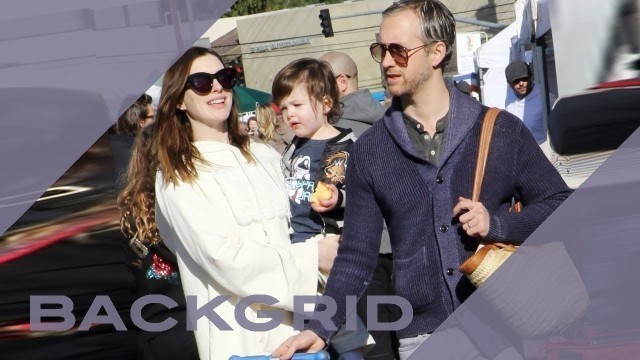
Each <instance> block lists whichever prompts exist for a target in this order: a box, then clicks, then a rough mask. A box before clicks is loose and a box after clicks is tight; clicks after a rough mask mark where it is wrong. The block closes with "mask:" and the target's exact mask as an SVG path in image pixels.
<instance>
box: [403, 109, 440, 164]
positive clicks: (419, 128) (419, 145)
mask: <svg viewBox="0 0 640 360" xmlns="http://www.w3.org/2000/svg"><path fill="white" fill-rule="evenodd" d="M447 115H449V114H447ZM447 115H445V116H444V117H442V119H440V120H438V121H437V122H436V133H435V134H433V136H431V135H429V133H428V132H427V131H426V130H425V129H424V125H422V124H421V123H419V122H418V121H417V120H415V119H414V118H412V117H410V116H408V115H407V114H404V113H403V114H402V118H403V119H404V126H405V127H406V128H407V133H408V134H409V139H410V140H411V143H412V144H413V148H414V149H416V151H417V152H418V153H419V154H422V156H423V157H424V159H426V160H428V161H430V162H432V163H434V164H436V165H437V164H438V160H439V159H440V149H441V148H442V142H443V140H444V131H445V129H446V128H447V121H446V119H447Z"/></svg>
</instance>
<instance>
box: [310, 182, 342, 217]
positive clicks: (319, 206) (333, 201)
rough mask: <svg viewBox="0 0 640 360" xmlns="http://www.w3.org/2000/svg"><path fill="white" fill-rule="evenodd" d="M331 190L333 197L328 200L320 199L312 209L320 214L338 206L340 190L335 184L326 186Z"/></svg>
mask: <svg viewBox="0 0 640 360" xmlns="http://www.w3.org/2000/svg"><path fill="white" fill-rule="evenodd" d="M325 185H326V187H328V188H329V189H331V197H330V198H329V199H328V200H323V199H318V201H317V202H315V203H312V204H311V208H312V209H313V210H315V211H317V212H319V213H323V212H327V211H330V210H333V209H334V208H335V207H336V205H338V192H339V191H340V190H338V188H337V187H336V186H335V185H333V184H329V183H327V184H325Z"/></svg>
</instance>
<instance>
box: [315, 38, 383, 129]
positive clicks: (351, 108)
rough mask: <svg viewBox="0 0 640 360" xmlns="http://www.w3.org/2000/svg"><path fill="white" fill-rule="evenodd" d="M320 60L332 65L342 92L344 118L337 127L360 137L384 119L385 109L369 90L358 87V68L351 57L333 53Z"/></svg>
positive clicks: (341, 118) (336, 52)
mask: <svg viewBox="0 0 640 360" xmlns="http://www.w3.org/2000/svg"><path fill="white" fill-rule="evenodd" d="M320 60H322V61H325V62H327V63H328V64H329V65H331V69H332V70H333V74H334V75H335V76H336V83H337V84H338V89H339V90H340V100H341V102H342V117H340V120H338V122H337V123H336V126H338V127H342V128H346V129H351V130H353V133H354V134H355V135H356V137H360V135H362V133H363V132H364V131H365V130H367V129H368V128H370V127H371V125H373V123H374V122H376V121H377V120H379V119H380V118H381V117H382V114H384V110H385V109H384V107H382V105H380V103H378V102H377V101H375V100H374V99H373V98H372V97H371V93H370V92H369V90H368V89H362V90H360V88H359V87H358V67H357V65H356V63H355V62H354V61H353V59H351V57H349V55H347V54H345V53H341V52H338V51H331V52H328V53H326V54H324V55H322V56H321V57H320Z"/></svg>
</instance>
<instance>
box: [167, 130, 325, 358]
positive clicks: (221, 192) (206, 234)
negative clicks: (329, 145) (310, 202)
mask: <svg viewBox="0 0 640 360" xmlns="http://www.w3.org/2000/svg"><path fill="white" fill-rule="evenodd" d="M194 144H195V146H196V147H197V149H198V150H199V151H200V153H201V155H202V157H203V158H204V159H205V160H206V161H208V162H209V164H208V165H205V164H200V165H198V167H197V171H198V177H197V180H196V181H195V182H194V183H192V184H188V183H185V182H180V183H179V184H178V185H177V186H174V185H167V184H165V182H164V180H163V178H162V175H161V173H160V172H158V174H157V176H156V185H155V187H156V221H157V224H158V229H159V231H160V236H161V237H162V239H163V240H164V241H165V243H166V244H167V246H168V247H169V248H170V249H171V250H172V251H173V252H175V254H176V256H177V259H178V266H179V269H180V276H181V281H182V287H183V290H184V292H185V295H187V296H196V297H197V303H198V307H201V306H202V305H203V304H205V303H207V302H209V301H211V300H213V299H215V298H216V297H218V296H220V295H228V296H231V298H230V299H229V300H228V301H225V302H224V303H222V304H220V305H218V306H217V307H216V308H215V309H214V310H215V312H216V314H217V315H219V316H220V318H222V320H223V321H224V322H226V323H227V324H229V325H230V326H231V328H232V329H233V330H232V331H228V330H227V331H224V330H220V329H219V328H218V327H216V326H215V325H214V323H212V322H211V321H209V320H208V319H207V317H205V316H203V317H201V318H200V319H199V320H198V321H197V330H196V331H195V335H196V342H197V345H198V352H199V354H200V358H201V359H203V360H204V359H210V360H226V359H228V358H229V357H230V356H231V355H241V356H247V355H262V354H267V353H270V352H271V351H273V350H275V348H276V347H277V346H278V345H279V344H280V343H281V342H282V341H284V340H285V339H286V338H288V337H289V336H292V335H294V334H295V333H297V331H295V330H294V329H293V328H292V326H291V314H292V313H291V312H290V311H291V310H292V309H293V298H294V296H295V295H315V294H316V290H317V269H318V245H317V244H316V243H314V242H310V243H300V244H295V245H292V244H291V243H290V240H289V226H288V217H289V205H288V199H287V196H286V193H285V189H284V178H283V176H282V172H281V170H280V155H279V154H278V153H277V152H276V151H275V150H273V149H272V148H271V147H269V146H267V145H264V144H259V143H255V142H252V143H251V145H250V150H251V153H252V154H253V156H254V157H255V158H256V161H255V162H253V163H250V162H248V161H247V160H246V159H245V158H244V156H243V155H242V154H241V153H240V151H239V150H238V149H237V148H236V147H234V146H231V145H227V144H223V143H219V142H212V141H201V142H195V143H194ZM249 295H269V296H272V297H274V298H276V299H278V300H279V302H278V303H277V304H275V305H274V307H275V308H278V309H284V310H286V314H287V316H286V321H284V322H283V323H282V324H280V325H278V326H277V328H276V329H274V330H272V331H269V332H254V331H250V330H247V329H244V328H243V327H241V326H240V325H239V324H238V321H236V319H235V317H234V311H235V308H236V303H237V302H238V300H239V299H240V298H243V297H246V296H249ZM265 309H267V310H269V309H271V310H273V309H274V308H273V307H269V306H266V305H253V306H251V307H250V308H248V309H247V311H246V312H245V314H246V316H247V318H248V319H249V320H250V321H254V322H256V321H257V320H258V317H257V315H258V314H257V311H258V310H265ZM261 322H265V320H261Z"/></svg>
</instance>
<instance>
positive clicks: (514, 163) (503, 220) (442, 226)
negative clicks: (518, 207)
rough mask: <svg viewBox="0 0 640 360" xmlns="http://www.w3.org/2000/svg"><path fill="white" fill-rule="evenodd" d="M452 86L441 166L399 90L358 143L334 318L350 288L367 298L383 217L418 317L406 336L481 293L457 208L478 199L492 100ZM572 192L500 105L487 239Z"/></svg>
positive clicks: (329, 291)
mask: <svg viewBox="0 0 640 360" xmlns="http://www.w3.org/2000/svg"><path fill="white" fill-rule="evenodd" d="M449 93H450V104H451V105H450V109H449V113H448V119H447V121H448V126H447V130H446V133H445V139H444V143H443V145H442V147H443V148H442V151H441V155H440V156H441V158H440V162H439V165H434V164H432V163H430V162H428V161H426V160H424V159H423V158H422V157H421V156H420V154H419V153H418V152H416V150H415V149H414V147H413V145H412V143H411V141H410V140H409V136H408V134H407V131H406V129H405V125H404V123H403V120H402V108H401V105H400V101H399V99H397V98H395V99H394V100H393V102H392V105H391V107H390V108H389V109H388V110H387V112H386V113H385V115H384V117H383V118H382V121H378V122H376V123H375V124H374V125H373V127H371V128H370V129H369V130H367V131H366V132H365V133H364V134H363V135H362V136H361V137H360V139H358V141H356V142H355V144H354V146H353V148H352V154H351V157H350V158H349V161H348V169H349V171H347V180H346V183H347V184H348V186H349V200H348V202H347V206H346V211H345V227H344V232H343V242H342V244H341V245H340V247H339V250H338V257H337V258H336V261H335V263H334V266H333V269H332V271H331V276H330V278H329V283H328V285H327V287H326V291H325V293H324V294H325V295H327V296H330V297H332V298H333V299H334V300H335V301H336V302H337V304H338V309H337V312H336V314H335V315H334V316H333V317H332V320H333V322H334V323H335V324H336V325H339V324H342V323H344V319H345V316H346V306H345V299H346V296H348V295H356V296H358V297H360V296H362V295H363V294H364V291H365V289H366V287H367V285H368V283H369V282H370V281H371V277H372V273H373V270H374V268H375V266H376V261H377V259H378V249H379V245H380V243H379V242H380V234H381V232H382V224H383V218H384V220H386V222H387V225H388V229H389V234H390V236H391V245H392V248H393V269H394V270H393V279H394V283H395V289H396V293H397V295H399V296H402V297H404V298H405V299H407V300H408V301H409V302H410V303H411V305H412V307H413V320H412V322H411V324H410V325H409V326H407V327H406V328H404V329H402V330H400V331H398V335H399V337H400V338H407V337H413V336H417V335H419V334H424V333H431V332H433V331H434V330H435V329H436V328H437V327H438V326H439V325H440V324H441V323H442V322H443V321H444V320H445V319H446V318H447V317H448V316H449V315H450V314H451V313H452V312H453V311H454V310H455V309H456V308H457V307H458V306H459V305H460V304H461V302H462V301H464V300H465V299H466V298H467V297H468V296H469V295H470V294H471V292H472V291H473V286H472V285H471V284H470V283H469V282H468V280H467V279H466V278H465V277H464V276H462V274H461V273H460V272H459V271H458V266H459V265H460V264H461V263H462V262H463V261H464V260H465V259H467V258H468V257H469V256H470V255H472V254H473V253H474V251H475V250H476V247H477V240H476V239H474V238H470V237H468V236H467V235H466V234H465V233H464V231H463V230H462V228H461V224H460V223H459V222H458V220H457V218H454V217H453V216H452V210H453V207H454V206H455V204H456V203H457V202H458V197H460V196H464V197H467V198H470V197H471V190H472V184H473V176H474V170H475V163H476V157H477V153H478V142H479V137H480V128H481V123H482V119H483V116H484V114H485V112H486V111H487V108H486V107H485V106H482V105H481V104H480V103H478V102H477V101H476V100H474V99H473V98H471V97H469V96H466V95H464V94H462V93H460V92H458V91H454V90H452V89H449ZM570 192H571V190H570V189H569V188H568V187H567V186H566V184H565V183H564V181H563V180H562V178H561V177H560V175H559V174H558V172H557V171H556V170H555V168H554V167H553V166H552V165H551V163H550V162H549V161H548V159H547V158H546V157H545V155H544V154H543V153H542V151H541V150H540V147H539V146H538V144H537V143H536V141H535V140H534V138H533V136H532V135H531V133H530V132H529V131H528V130H527V128H526V127H525V126H524V124H523V122H522V121H520V119H518V118H517V117H515V116H513V115H511V114H509V113H507V112H506V111H502V112H501V113H500V115H499V116H498V118H497V120H496V123H495V129H494V132H493V138H492V141H491V145H490V148H489V156H488V160H487V165H486V170H485V177H484V183H483V188H482V194H481V199H480V201H481V202H482V203H483V204H484V206H485V207H486V208H487V210H488V211H489V213H490V215H491V220H490V230H489V234H488V236H487V239H486V240H488V241H495V242H498V241H502V240H511V241H516V242H522V241H524V240H525V239H526V238H527V237H528V236H529V235H530V234H531V233H532V232H533V231H534V230H535V229H536V228H537V227H538V226H539V225H540V224H541V223H542V222H543V221H544V220H545V219H546V218H547V217H548V216H549V215H550V214H551V213H552V212H553V211H554V210H555V209H556V208H557V207H558V206H559V205H560V204H561V203H562V202H563V201H564V200H565V199H566V198H567V196H568V195H569V194H570ZM513 196H515V197H517V198H518V199H519V200H520V201H522V204H523V206H524V207H523V210H522V212H520V213H510V212H509V206H510V202H511V199H512V197H513ZM321 309H323V306H320V310H321ZM309 329H311V330H312V331H314V332H315V333H316V334H318V335H319V336H320V337H322V338H323V339H325V341H327V342H329V341H330V340H331V338H332V336H333V335H334V334H335V331H330V330H327V329H325V328H324V327H323V326H322V324H321V322H320V321H318V320H312V321H311V322H310V323H309Z"/></svg>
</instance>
